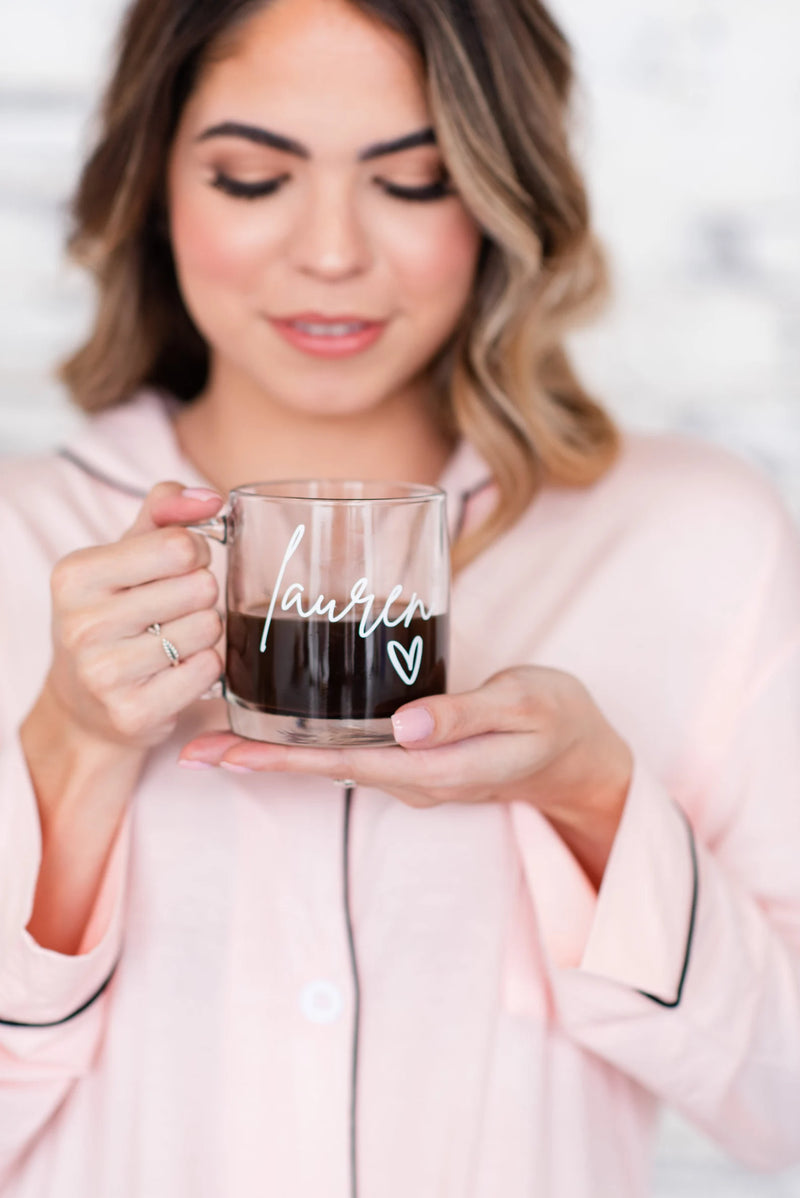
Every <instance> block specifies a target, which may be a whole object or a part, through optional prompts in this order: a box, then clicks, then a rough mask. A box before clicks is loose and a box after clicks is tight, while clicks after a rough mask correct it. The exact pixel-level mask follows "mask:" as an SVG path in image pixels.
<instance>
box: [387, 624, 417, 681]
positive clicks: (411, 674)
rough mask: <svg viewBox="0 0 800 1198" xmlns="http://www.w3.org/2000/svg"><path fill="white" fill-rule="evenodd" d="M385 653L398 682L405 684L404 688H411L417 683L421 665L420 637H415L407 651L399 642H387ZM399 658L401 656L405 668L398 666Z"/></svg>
mask: <svg viewBox="0 0 800 1198" xmlns="http://www.w3.org/2000/svg"><path fill="white" fill-rule="evenodd" d="M386 651H387V653H388V654H389V660H390V662H391V663H392V665H393V666H394V668H395V669H396V670H397V675H398V677H399V678H400V680H401V681H402V682H405V684H406V686H413V685H414V683H415V682H416V681H417V674H419V667H420V666H421V665H422V637H421V636H415V637H414V639H413V641H412V642H411V647H410V648H409V649H406V648H405V646H403V645H401V644H400V642H399V641H389V644H388V645H387V646H386ZM399 656H402V658H403V661H404V662H405V667H403V666H402V665H401V664H400V661H399Z"/></svg>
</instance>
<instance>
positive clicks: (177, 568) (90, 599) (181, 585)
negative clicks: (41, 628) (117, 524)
mask: <svg viewBox="0 0 800 1198" xmlns="http://www.w3.org/2000/svg"><path fill="white" fill-rule="evenodd" d="M221 503H222V498H221V496H218V495H215V493H214V492H211V491H209V492H202V491H200V492H198V491H191V490H190V491H188V492H185V491H184V490H183V488H182V487H181V486H180V484H179V483H160V484H159V485H158V486H156V487H154V488H153V490H152V491H150V493H149V494H148V496H147V498H146V499H145V501H144V503H143V505H142V508H141V510H140V512H139V515H138V516H137V518H136V521H135V523H134V525H133V527H132V528H131V529H129V531H128V532H127V533H125V534H124V536H123V537H121V538H120V540H119V541H116V542H114V543H112V544H109V545H101V546H95V547H92V548H89V549H79V550H77V551H76V552H75V553H71V554H69V555H68V556H67V557H65V558H62V559H61V561H59V562H58V563H57V565H56V567H55V569H54V571H53V575H52V580H51V590H52V606H53V620H52V635H53V662H52V666H51V669H50V671H49V674H48V676H47V680H46V683H45V687H44V692H43V696H44V698H45V700H46V703H47V708H48V711H49V713H50V716H51V718H52V717H53V715H54V714H57V713H60V716H59V718H60V719H61V720H62V721H63V722H66V723H68V724H69V725H70V727H72V728H74V729H75V732H76V733H77V734H78V735H79V734H80V733H84V734H86V735H87V736H88V737H89V738H91V739H92V740H94V741H95V742H100V743H110V744H115V745H122V746H125V747H126V748H137V749H146V748H148V747H150V746H152V745H155V744H158V743H160V742H161V741H163V740H165V739H166V738H167V737H168V736H169V735H170V733H171V732H172V731H173V730H174V728H175V725H176V723H177V717H178V713H179V712H180V711H181V710H182V709H183V708H184V707H186V706H187V705H188V704H189V703H191V702H192V701H193V700H195V699H198V698H199V697H200V696H201V695H202V694H203V693H204V692H205V691H207V690H208V689H209V687H210V686H211V685H212V684H213V682H214V681H215V680H216V679H217V678H219V676H220V673H221V671H222V662H221V659H220V655H219V653H218V652H217V651H216V649H215V648H214V646H215V645H216V644H217V642H218V640H219V638H220V635H221V632H222V621H221V619H220V616H219V613H218V612H217V611H216V609H215V606H214V605H215V603H216V601H217V583H216V580H215V578H214V576H213V574H212V573H211V572H210V570H209V569H208V564H209V560H210V554H209V548H208V544H207V542H206V541H205V540H204V539H203V537H201V536H199V535H198V534H197V533H192V532H190V531H189V530H188V529H186V528H181V527H176V525H179V524H183V523H190V522H192V521H195V520H203V519H206V518H208V517H210V516H212V515H213V514H214V513H215V512H216V511H217V509H218V508H219V507H220V505H221ZM156 622H157V623H159V624H160V625H161V635H162V636H165V637H167V638H168V639H169V640H170V641H172V642H173V643H174V645H175V646H176V647H177V649H178V651H179V653H180V659H181V660H180V664H179V665H178V666H177V667H175V668H172V667H171V665H170V661H169V659H168V658H167V656H166V654H165V652H164V646H163V645H162V643H161V637H160V636H154V635H153V634H152V633H150V632H148V631H147V629H148V625H150V624H154V623H156Z"/></svg>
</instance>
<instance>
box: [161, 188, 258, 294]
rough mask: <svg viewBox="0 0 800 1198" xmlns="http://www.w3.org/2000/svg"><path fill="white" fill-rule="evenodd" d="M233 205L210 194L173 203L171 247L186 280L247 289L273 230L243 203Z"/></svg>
mask: <svg viewBox="0 0 800 1198" xmlns="http://www.w3.org/2000/svg"><path fill="white" fill-rule="evenodd" d="M209 191H211V189H210V188H209ZM234 203H235V201H228V202H227V203H226V202H224V201H223V202H220V197H219V196H218V195H216V194H214V193H213V192H211V195H210V196H209V197H208V198H206V197H202V198H200V197H197V198H194V199H192V200H189V199H187V200H186V201H184V202H181V201H180V200H176V202H175V203H174V204H173V208H172V245H173V250H174V254H175V259H176V264H177V266H178V270H179V273H180V274H181V276H182V277H183V278H184V279H185V280H186V282H187V283H188V282H190V280H191V279H192V278H195V279H196V280H197V281H198V282H199V281H201V280H203V281H206V282H209V283H213V284H215V285H217V286H220V285H226V284H227V285H228V286H231V285H232V286H236V287H244V288H247V287H248V285H249V284H250V283H251V282H255V280H256V279H257V277H258V274H259V271H260V269H261V268H262V267H263V263H264V259H265V256H266V257H269V255H270V254H271V252H272V251H273V246H274V243H275V240H276V237H275V231H274V230H272V229H271V228H270V226H269V224H268V223H266V222H265V221H264V219H263V214H259V213H256V212H253V211H248V210H247V207H248V206H247V205H245V203H244V202H243V201H241V202H239V204H237V206H236V208H235V209H234V208H233V204H234ZM250 207H251V208H252V207H254V205H250ZM238 209H243V211H239V210H238Z"/></svg>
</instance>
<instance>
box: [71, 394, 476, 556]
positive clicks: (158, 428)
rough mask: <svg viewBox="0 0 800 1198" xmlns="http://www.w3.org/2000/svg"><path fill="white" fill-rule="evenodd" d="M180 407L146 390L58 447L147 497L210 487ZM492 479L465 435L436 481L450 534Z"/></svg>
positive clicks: (110, 482) (98, 474)
mask: <svg viewBox="0 0 800 1198" xmlns="http://www.w3.org/2000/svg"><path fill="white" fill-rule="evenodd" d="M179 407H180V403H179V401H178V400H176V399H173V398H172V397H170V396H165V395H162V394H159V393H158V392H155V391H149V390H147V391H141V392H139V393H138V394H137V395H136V396H134V398H132V399H130V400H129V401H127V402H126V403H124V404H119V405H117V406H115V407H113V408H107V409H106V410H105V411H103V412H100V413H99V414H98V415H96V416H94V417H92V419H91V420H89V421H87V422H86V423H85V424H84V425H83V426H82V427H80V428H78V430H77V431H76V432H75V433H74V434H73V435H72V436H71V437H70V438H69V439H68V440H67V441H66V442H65V444H64V445H63V447H62V448H61V450H60V451H59V452H60V454H61V456H62V457H63V458H65V459H66V460H68V461H70V462H72V463H73V465H75V466H76V467H77V468H79V469H81V470H83V471H84V472H85V473H87V474H89V475H91V477H93V478H95V479H97V481H98V482H100V483H104V484H105V485H107V486H110V487H113V488H114V489H115V490H117V491H123V492H125V493H127V494H130V495H131V496H134V497H138V498H142V499H143V498H144V496H145V495H146V494H147V492H148V491H149V490H150V488H151V487H153V486H154V485H155V484H156V483H157V482H160V481H161V480H162V479H168V478H174V479H179V480H180V481H181V482H184V483H186V485H187V486H192V487H208V486H209V485H210V484H209V482H208V480H207V479H205V478H203V476H202V475H201V474H200V473H199V471H198V470H197V469H196V468H195V467H194V466H193V465H192V463H191V462H190V461H189V460H188V458H186V457H185V456H184V455H183V453H182V451H181V449H180V446H179V444H178V440H177V437H176V436H175V430H174V427H173V422H172V421H173V415H174V413H175V412H176V411H177V410H178V409H179ZM491 481H492V476H491V471H490V470H489V467H488V466H487V464H486V462H485V460H484V458H483V457H482V455H481V454H480V453H479V451H478V450H477V449H476V448H475V446H474V445H473V444H472V443H471V442H469V441H467V440H466V439H465V438H462V439H461V440H460V441H459V442H458V444H457V445H456V448H455V449H454V450H453V453H452V454H451V456H450V458H449V460H448V462H447V464H446V465H445V468H444V470H443V472H442V475H441V477H440V478H439V480H438V483H437V486H439V487H440V488H441V489H442V490H443V491H444V492H445V494H446V495H447V509H448V523H449V525H450V534H451V536H453V535H454V534H455V533H456V532H457V531H458V530H459V529H460V527H461V525H462V523H463V520H464V516H465V512H466V508H467V505H468V504H469V502H470V500H471V499H472V498H473V497H475V496H477V495H478V494H479V493H482V492H483V491H485V490H486V489H487V488H488V487H489V486H490V485H491Z"/></svg>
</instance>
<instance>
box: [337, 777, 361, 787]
mask: <svg viewBox="0 0 800 1198" xmlns="http://www.w3.org/2000/svg"><path fill="white" fill-rule="evenodd" d="M333 780H334V782H335V783H336V785H337V786H346V787H348V788H352V787H353V786H357V785H358V784H357V782H356V780H355V778H334V779H333Z"/></svg>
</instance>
